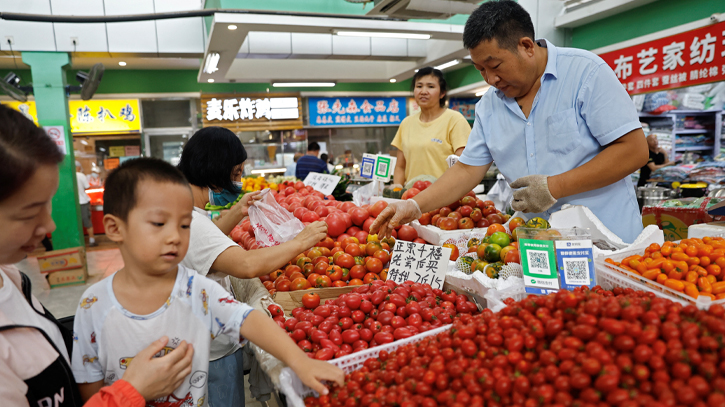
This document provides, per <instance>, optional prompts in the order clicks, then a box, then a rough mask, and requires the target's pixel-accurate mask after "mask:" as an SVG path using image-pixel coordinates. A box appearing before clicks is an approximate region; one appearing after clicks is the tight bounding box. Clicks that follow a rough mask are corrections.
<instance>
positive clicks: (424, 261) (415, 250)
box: [388, 240, 451, 290]
mask: <svg viewBox="0 0 725 407" xmlns="http://www.w3.org/2000/svg"><path fill="white" fill-rule="evenodd" d="M450 257H451V249H450V248H448V247H441V246H433V245H429V244H422V243H413V242H404V241H402V240H398V241H397V242H395V246H394V247H393V254H392V255H391V257H390V268H389V270H388V280H391V281H395V282H396V283H398V284H402V283H404V282H406V281H413V282H415V283H421V284H428V285H430V286H431V287H433V288H434V289H435V288H437V289H439V290H440V289H443V283H444V282H445V280H446V273H447V272H448V259H449V258H450Z"/></svg>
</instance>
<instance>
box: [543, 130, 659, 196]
mask: <svg viewBox="0 0 725 407" xmlns="http://www.w3.org/2000/svg"><path fill="white" fill-rule="evenodd" d="M648 159H649V153H648V148H647V141H646V139H645V137H644V133H643V132H642V129H637V130H633V131H631V132H629V133H627V134H625V135H624V136H622V137H621V138H619V139H618V140H616V141H614V142H613V143H612V144H610V145H609V146H607V147H606V148H605V149H604V150H602V152H600V153H599V154H597V156H596V157H594V158H593V159H592V160H591V161H589V162H588V163H586V164H584V165H581V166H579V167H577V168H574V169H573V170H570V171H567V172H565V173H563V174H559V175H553V176H550V177H549V179H548V184H549V191H550V192H551V195H552V196H553V197H554V198H556V199H560V198H563V197H567V196H571V195H576V194H580V193H582V192H587V191H592V190H594V189H599V188H602V187H605V186H607V185H611V184H613V183H615V182H617V181H619V180H621V179H622V178H624V177H626V176H628V175H630V174H631V173H633V172H634V171H636V170H638V169H639V168H642V167H643V166H645V165H646V164H647V160H648Z"/></svg>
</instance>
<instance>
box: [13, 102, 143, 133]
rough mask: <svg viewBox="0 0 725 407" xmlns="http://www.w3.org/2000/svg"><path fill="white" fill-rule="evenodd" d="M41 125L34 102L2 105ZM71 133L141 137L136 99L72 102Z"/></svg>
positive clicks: (69, 107)
mask: <svg viewBox="0 0 725 407" xmlns="http://www.w3.org/2000/svg"><path fill="white" fill-rule="evenodd" d="M3 104H4V105H7V106H10V107H11V108H13V109H15V110H18V111H20V112H21V113H23V114H24V115H25V116H26V117H28V118H29V119H32V120H33V122H35V123H36V124H38V113H37V110H36V106H35V101H34V100H29V101H27V102H3ZM68 111H69V113H70V130H71V133H73V134H104V133H138V132H140V131H141V117H140V115H139V113H140V108H139V103H138V100H137V99H128V100H69V101H68Z"/></svg>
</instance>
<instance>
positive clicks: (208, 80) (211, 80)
mask: <svg viewBox="0 0 725 407" xmlns="http://www.w3.org/2000/svg"><path fill="white" fill-rule="evenodd" d="M206 81H207V82H209V83H214V79H211V78H209V79H207V80H206Z"/></svg>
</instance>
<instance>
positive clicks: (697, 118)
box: [639, 110, 723, 161]
mask: <svg viewBox="0 0 725 407" xmlns="http://www.w3.org/2000/svg"><path fill="white" fill-rule="evenodd" d="M722 116H723V115H722V112H721V111H719V110H671V111H669V112H667V113H663V114H661V115H652V114H646V113H641V114H640V116H639V117H640V121H642V122H646V123H648V124H649V126H650V130H651V133H654V134H657V135H658V138H659V140H660V145H661V147H663V148H665V149H668V150H669V151H670V160H672V161H676V160H678V159H680V154H679V152H688V151H692V152H700V153H701V155H700V156H701V157H703V156H708V157H716V156H717V155H718V154H720V145H721V141H720V138H721V137H720V129H721V127H722Z"/></svg>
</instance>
